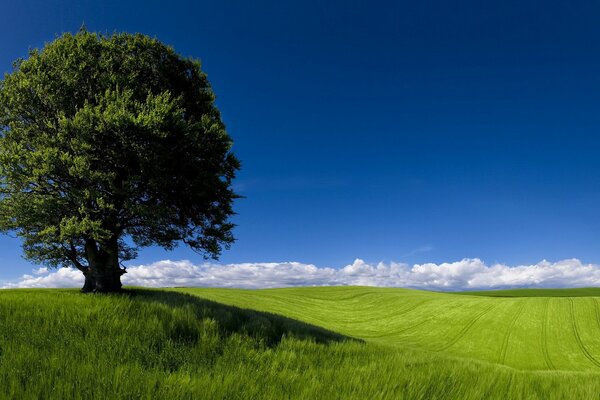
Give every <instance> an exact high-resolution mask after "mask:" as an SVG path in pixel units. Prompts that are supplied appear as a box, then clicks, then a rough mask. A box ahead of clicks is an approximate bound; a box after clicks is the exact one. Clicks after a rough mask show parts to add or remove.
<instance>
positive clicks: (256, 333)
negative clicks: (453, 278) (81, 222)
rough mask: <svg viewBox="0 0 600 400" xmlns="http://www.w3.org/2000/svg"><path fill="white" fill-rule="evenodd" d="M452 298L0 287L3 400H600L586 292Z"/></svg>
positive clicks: (598, 355)
mask: <svg viewBox="0 0 600 400" xmlns="http://www.w3.org/2000/svg"><path fill="white" fill-rule="evenodd" d="M465 294H467V295H465ZM465 294H447V293H433V292H424V291H414V290H405V289H378V288H364V287H332V288H294V289H270V290H260V291H245V290H231V289H172V290H168V291H154V290H143V289H132V290H130V291H129V292H128V293H126V294H122V295H104V296H96V295H81V294H79V293H78V292H77V291H75V290H56V289H50V290H5V291H0V398H11V399H14V398H19V399H23V398H36V399H37V398H55V399H65V398H82V399H89V398H96V399H108V398H111V399H113V398H121V399H136V398H148V399H150V398H165V399H166V398H168V399H192V398H207V399H211V398H219V399H221V398H222V399H250V398H269V399H282V398H306V399H313V398H317V399H336V398H356V399H376V398H392V399H394V398H407V399H479V398H497V399H507V398H528V399H529V398H531V399H538V398H539V399H547V398H556V399H595V398H600V395H599V394H600V362H599V360H600V314H599V307H600V297H597V296H598V295H599V293H598V290H597V289H574V290H571V291H568V292H567V291H562V290H556V291H553V290H550V291H548V290H547V291H503V292H502V293H501V292H500V291H497V292H480V293H465Z"/></svg>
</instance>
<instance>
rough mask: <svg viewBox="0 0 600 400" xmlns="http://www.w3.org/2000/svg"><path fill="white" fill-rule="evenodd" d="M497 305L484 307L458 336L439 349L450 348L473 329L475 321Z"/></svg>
mask: <svg viewBox="0 0 600 400" xmlns="http://www.w3.org/2000/svg"><path fill="white" fill-rule="evenodd" d="M495 307H496V305H495V304H492V305H490V306H489V307H487V308H486V309H484V310H483V311H482V312H480V313H479V314H477V315H476V316H475V317H474V318H473V319H471V320H470V321H469V322H468V323H467V324H466V325H465V326H464V327H463V328H462V329H461V330H460V331H459V332H458V334H457V335H456V336H454V337H453V338H452V339H450V341H448V343H446V344H445V345H444V346H442V347H440V348H439V349H437V351H444V350H446V349H448V348H450V347H451V346H452V345H454V344H455V343H456V342H458V341H459V340H460V339H461V338H462V337H463V336H465V335H466V333H467V332H468V331H469V329H471V328H472V327H473V325H475V323H476V322H477V321H479V320H480V319H481V317H483V316H484V315H485V314H487V313H488V312H490V311H491V310H492V309H493V308H495Z"/></svg>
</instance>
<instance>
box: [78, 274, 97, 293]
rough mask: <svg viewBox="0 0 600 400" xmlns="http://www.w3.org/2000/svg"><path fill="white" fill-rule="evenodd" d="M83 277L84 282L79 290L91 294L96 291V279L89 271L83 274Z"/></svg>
mask: <svg viewBox="0 0 600 400" xmlns="http://www.w3.org/2000/svg"><path fill="white" fill-rule="evenodd" d="M83 276H84V277H85V282H84V283H83V287H82V288H81V292H83V293H91V292H93V291H94V290H96V279H95V278H94V276H93V275H92V273H91V272H90V271H89V269H88V270H87V271H86V272H84V273H83Z"/></svg>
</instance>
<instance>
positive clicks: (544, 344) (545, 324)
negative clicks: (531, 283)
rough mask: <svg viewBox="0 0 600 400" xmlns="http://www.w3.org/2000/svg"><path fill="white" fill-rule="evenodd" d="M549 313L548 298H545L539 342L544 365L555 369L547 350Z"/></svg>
mask: <svg viewBox="0 0 600 400" xmlns="http://www.w3.org/2000/svg"><path fill="white" fill-rule="evenodd" d="M549 313H550V299H546V302H545V304H544V320H543V321H542V335H541V336H540V338H541V344H542V354H543V356H544V362H545V363H546V367H548V369H555V368H554V364H553V363H552V360H551V359H550V354H549V352H548V324H549Z"/></svg>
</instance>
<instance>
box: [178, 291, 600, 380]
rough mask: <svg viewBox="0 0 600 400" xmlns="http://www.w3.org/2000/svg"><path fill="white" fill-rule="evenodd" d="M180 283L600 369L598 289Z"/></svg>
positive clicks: (534, 359)
mask: <svg viewBox="0 0 600 400" xmlns="http://www.w3.org/2000/svg"><path fill="white" fill-rule="evenodd" d="M181 291H183V292H186V293H190V294H194V295H197V296H201V297H203V298H207V299H211V300H215V301H219V302H222V303H225V304H231V305H235V306H238V307H247V308H252V309H256V310H261V311H269V312H274V313H278V314H281V315H286V316H289V317H291V318H296V319H298V320H301V321H306V322H309V323H311V324H315V325H318V326H322V327H325V328H327V329H331V330H332V331H335V332H339V333H342V334H344V335H348V336H351V337H355V338H361V339H364V340H366V341H368V342H371V343H378V344H384V345H390V346H396V347H407V346H409V347H412V348H416V349H422V350H427V351H429V352H432V353H440V354H445V355H454V356H460V357H466V358H470V359H476V360H481V361H486V362H490V363H497V364H502V365H506V366H509V367H513V368H517V369H520V370H537V371H554V370H562V371H590V372H600V297H593V296H594V294H596V295H600V291H599V290H598V289H567V290H565V289H553V290H514V291H490V292H479V293H475V292H470V293H463V294H470V295H471V296H465V295H457V294H449V293H434V292H426V291H418V290H407V289H382V288H366V287H328V288H292V289H272V290H259V291H256V290H253V291H244V290H228V289H185V290H181ZM528 295H530V296H532V297H526V296H528ZM544 296H546V297H544ZM551 296H552V297H551ZM565 296H570V297H565Z"/></svg>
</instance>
